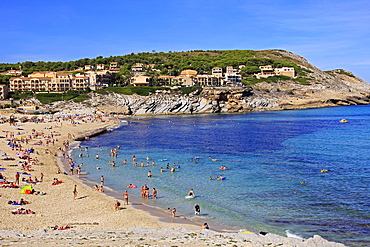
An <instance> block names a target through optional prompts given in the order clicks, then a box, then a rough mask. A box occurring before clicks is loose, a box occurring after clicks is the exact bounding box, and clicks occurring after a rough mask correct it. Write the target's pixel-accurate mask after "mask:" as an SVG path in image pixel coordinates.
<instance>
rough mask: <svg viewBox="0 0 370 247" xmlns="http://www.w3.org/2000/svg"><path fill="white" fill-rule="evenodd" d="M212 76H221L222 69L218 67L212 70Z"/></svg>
mask: <svg viewBox="0 0 370 247" xmlns="http://www.w3.org/2000/svg"><path fill="white" fill-rule="evenodd" d="M212 75H215V76H222V68H220V67H214V68H212Z"/></svg>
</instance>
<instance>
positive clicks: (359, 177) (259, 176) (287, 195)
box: [73, 106, 370, 246]
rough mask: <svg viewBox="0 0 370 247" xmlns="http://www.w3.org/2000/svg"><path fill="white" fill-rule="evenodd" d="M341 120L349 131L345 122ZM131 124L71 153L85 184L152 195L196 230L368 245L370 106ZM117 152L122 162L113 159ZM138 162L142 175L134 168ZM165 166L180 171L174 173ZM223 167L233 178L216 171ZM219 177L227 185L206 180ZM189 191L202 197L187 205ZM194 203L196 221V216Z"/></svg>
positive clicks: (137, 120)
mask: <svg viewBox="0 0 370 247" xmlns="http://www.w3.org/2000/svg"><path fill="white" fill-rule="evenodd" d="M342 118H346V119H347V120H349V123H346V124H343V123H340V122H339V120H340V119H342ZM129 122H130V124H129V125H125V126H122V127H121V128H119V129H116V130H115V131H113V132H110V133H107V134H104V135H101V136H98V137H95V138H91V139H90V140H89V141H88V142H84V143H82V144H81V145H82V147H85V146H88V148H89V149H88V151H85V149H82V151H79V150H78V149H77V150H76V151H75V152H74V153H73V157H74V159H75V163H76V164H79V163H83V164H84V166H83V168H82V170H83V171H84V172H88V175H87V179H88V180H90V181H94V182H95V183H97V184H99V183H100V177H101V176H102V175H103V176H104V177H105V185H106V186H108V187H110V188H112V189H113V190H115V191H118V192H120V193H121V194H122V192H123V191H124V190H125V189H126V186H127V185H128V184H131V183H132V184H135V185H137V186H138V187H139V188H140V187H141V186H142V185H144V184H147V185H148V187H149V188H150V189H152V188H153V187H155V188H156V189H157V190H158V199H157V200H152V199H149V200H147V201H145V200H144V201H143V202H144V203H147V204H148V205H150V206H154V207H158V208H160V209H163V210H166V209H167V208H168V207H170V208H173V207H176V208H177V211H178V213H179V215H181V216H185V217H187V218H188V219H190V220H193V221H197V222H200V223H203V222H208V223H209V224H212V222H213V223H214V224H217V225H220V226H222V227H225V228H229V229H249V230H254V231H268V232H273V233H277V234H281V235H285V232H286V230H289V231H290V232H291V233H294V234H296V235H299V236H301V237H304V238H308V237H311V236H313V235H315V234H318V235H321V236H323V237H324V238H326V239H328V240H332V241H338V242H342V243H345V244H346V245H349V246H367V245H369V244H370V237H369V236H370V227H369V225H370V202H369V198H370V192H369V184H370V165H369V163H370V154H369V152H368V150H369V148H370V138H369V137H370V135H369V132H370V106H349V107H336V108H322V109H309V110H296V111H280V112H261V113H251V114H243V115H229V114H227V115H226V114H221V115H191V116H190V115H189V116H153V117H145V118H135V119H134V118H132V119H130V120H129ZM118 145H119V146H120V149H119V151H118V158H117V159H115V158H113V157H112V156H108V155H109V154H110V150H111V149H112V148H115V147H117V146H118ZM80 153H83V157H82V158H79V157H78V155H79V154H80ZM86 154H89V158H87V157H86V156H85V155H86ZM96 154H99V156H100V158H99V159H98V160H96V159H95V155H96ZM133 154H135V156H136V157H137V163H138V164H139V166H133V162H132V160H131V155H133ZM146 157H150V160H149V161H147V160H146ZM124 159H126V160H127V165H123V163H122V161H123V160H124ZM161 160H164V161H161ZM109 161H115V162H116V167H112V166H110V165H109ZM152 161H155V162H156V166H155V167H153V166H151V162H152ZM140 162H143V163H144V164H145V166H144V167H140ZM148 162H149V164H150V166H146V164H147V163H148ZM167 163H169V164H170V166H173V164H174V163H176V166H180V168H178V169H176V172H174V173H171V172H170V171H169V170H168V169H166V165H167ZM221 165H225V166H226V167H228V168H229V169H228V170H220V169H218V167H220V166H221ZM96 166H100V167H101V169H100V170H97V169H96ZM160 167H163V168H164V169H165V172H163V173H161V172H160ZM321 169H327V170H328V172H326V173H322V172H321ZM148 171H151V173H152V174H153V177H152V178H148V177H147V173H148ZM219 175H222V176H224V177H226V179H225V180H222V181H220V180H209V177H210V176H212V177H213V178H215V177H217V176H219ZM139 188H138V189H130V191H129V192H130V195H131V196H133V197H135V196H136V197H137V198H140V189H139ZM190 188H193V189H194V191H195V194H196V197H195V198H194V199H185V198H184V196H185V195H186V194H187V192H188V190H189V189H190ZM138 200H139V199H138ZM196 203H197V204H199V205H200V206H201V216H200V217H199V216H194V211H193V209H194V205H195V204H196ZM211 226H212V225H211Z"/></svg>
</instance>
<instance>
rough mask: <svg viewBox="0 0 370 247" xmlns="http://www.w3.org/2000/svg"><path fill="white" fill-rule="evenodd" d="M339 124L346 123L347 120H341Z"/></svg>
mask: <svg viewBox="0 0 370 247" xmlns="http://www.w3.org/2000/svg"><path fill="white" fill-rule="evenodd" d="M339 122H340V123H348V120H347V119H344V118H343V119H342V120H340V121H339Z"/></svg>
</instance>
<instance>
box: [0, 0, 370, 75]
mask: <svg viewBox="0 0 370 247" xmlns="http://www.w3.org/2000/svg"><path fill="white" fill-rule="evenodd" d="M0 34H1V36H0V37H1V38H0V63H16V62H23V61H70V60H77V59H81V58H95V57H97V56H103V57H109V56H119V55H125V54H128V53H131V52H135V53H138V52H150V51H152V50H156V51H163V52H167V51H188V50H232V49H239V50H264V49H283V50H287V51H291V52H294V53H296V54H298V55H301V56H303V57H305V58H306V59H308V61H309V62H310V63H312V64H313V65H315V66H316V67H318V68H320V69H321V70H331V69H337V68H343V69H347V70H350V71H352V72H353V73H355V74H356V75H357V76H359V77H360V78H362V79H364V80H366V81H367V82H370V4H369V2H368V0H352V1H345V0H337V1H325V0H321V1H317V0H301V1H292V0H289V1H287V0H274V1H270V0H264V1H249V0H244V1H242V0H228V1H220V0H213V1H210V0H187V1H183V0H173V1H164V0H156V1H153V0H151V1H148V0H108V1H96V0H91V1H82V0H81V1H71V0H64V1H43V0H39V1H29V0H12V1H2V2H1V7H0Z"/></svg>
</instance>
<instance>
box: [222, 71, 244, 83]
mask: <svg viewBox="0 0 370 247" xmlns="http://www.w3.org/2000/svg"><path fill="white" fill-rule="evenodd" d="M241 81H242V76H241V75H240V74H237V73H225V82H226V83H239V82H241Z"/></svg>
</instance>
